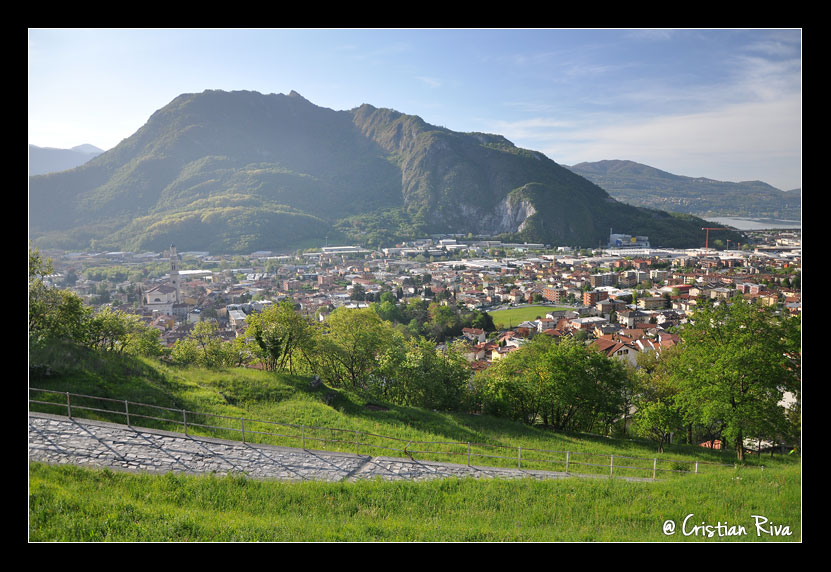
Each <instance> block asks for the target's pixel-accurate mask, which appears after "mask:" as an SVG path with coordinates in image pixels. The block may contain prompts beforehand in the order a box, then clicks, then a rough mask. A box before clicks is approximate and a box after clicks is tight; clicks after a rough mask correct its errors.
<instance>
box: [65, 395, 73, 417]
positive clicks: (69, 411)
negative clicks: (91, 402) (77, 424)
mask: <svg viewBox="0 0 831 572" xmlns="http://www.w3.org/2000/svg"><path fill="white" fill-rule="evenodd" d="M66 416H67V417H69V418H70V419H72V405H71V404H70V403H69V392H68V391H67V392H66Z"/></svg>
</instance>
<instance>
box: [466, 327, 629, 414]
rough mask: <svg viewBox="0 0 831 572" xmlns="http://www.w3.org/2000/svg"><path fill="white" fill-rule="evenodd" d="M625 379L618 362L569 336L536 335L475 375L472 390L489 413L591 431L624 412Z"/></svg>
mask: <svg viewBox="0 0 831 572" xmlns="http://www.w3.org/2000/svg"><path fill="white" fill-rule="evenodd" d="M630 383H631V378H630V375H629V373H628V372H627V370H626V368H625V367H624V365H623V364H622V363H621V362H619V361H618V360H613V359H609V358H607V357H606V356H604V355H603V354H601V353H599V352H596V351H594V350H592V349H590V348H588V347H586V346H585V345H584V344H581V343H579V342H576V341H573V340H571V339H565V340H562V341H560V342H557V341H556V340H554V339H552V338H550V337H548V336H536V337H535V338H534V339H533V340H532V341H531V342H530V343H529V344H527V345H526V346H523V347H522V348H520V349H518V350H516V351H514V352H511V353H510V354H508V355H507V356H506V357H505V358H503V359H501V360H499V361H498V362H496V363H495V364H493V365H492V366H491V367H490V368H488V369H487V370H486V371H485V372H483V373H482V374H480V379H478V380H477V391H478V392H479V394H480V396H481V398H482V399H483V406H484V408H485V410H486V411H488V412H490V413H493V414H494V415H498V416H505V417H509V418H511V419H515V420H518V421H523V422H525V423H529V424H533V423H536V422H538V421H541V422H542V423H543V424H545V425H548V426H552V427H554V428H556V429H561V430H562V429H576V430H592V428H593V427H594V426H595V425H597V424H600V425H603V426H605V427H606V428H608V427H609V426H610V425H611V424H612V423H613V422H614V421H615V420H616V419H617V418H618V417H620V416H621V415H623V412H624V410H623V408H624V405H625V403H626V398H627V394H628V386H629V384H630Z"/></svg>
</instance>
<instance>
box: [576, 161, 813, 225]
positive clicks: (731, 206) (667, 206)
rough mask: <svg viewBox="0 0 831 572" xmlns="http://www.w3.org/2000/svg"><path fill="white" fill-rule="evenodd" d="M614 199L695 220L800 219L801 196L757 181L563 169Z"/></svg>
mask: <svg viewBox="0 0 831 572" xmlns="http://www.w3.org/2000/svg"><path fill="white" fill-rule="evenodd" d="M568 168H569V169H571V170H572V171H574V172H575V173H577V174H578V175H580V176H582V177H585V178H586V179H588V180H590V181H592V182H594V183H596V184H597V185H598V186H600V187H602V188H603V189H605V190H606V191H608V192H609V194H610V195H611V196H612V197H614V198H615V199H617V200H619V201H621V202H624V203H627V204H631V205H635V206H641V207H648V208H653V209H662V210H669V211H676V212H682V213H688V214H693V215H697V216H746V217H757V218H765V217H770V218H781V219H797V220H798V219H800V218H801V216H802V206H801V205H802V192H801V191H800V190H799V189H796V190H792V191H781V190H779V189H777V188H775V187H772V186H771V185H768V184H767V183H763V182H761V181H743V182H740V183H732V182H726V181H716V180H713V179H706V178H702V177H697V178H694V177H683V176H680V175H673V174H672V173H667V172H666V171H661V170H660V169H655V168H654V167H650V166H648V165H642V164H640V163H635V162H633V161H597V162H593V163H579V164H577V165H573V166H571V167H568Z"/></svg>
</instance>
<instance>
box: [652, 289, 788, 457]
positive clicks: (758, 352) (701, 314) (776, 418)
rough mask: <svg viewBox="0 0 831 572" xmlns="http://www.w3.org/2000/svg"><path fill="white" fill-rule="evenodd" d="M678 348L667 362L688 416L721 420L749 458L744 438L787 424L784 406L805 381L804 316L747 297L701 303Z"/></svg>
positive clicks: (738, 449)
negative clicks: (801, 318) (781, 312)
mask: <svg viewBox="0 0 831 572" xmlns="http://www.w3.org/2000/svg"><path fill="white" fill-rule="evenodd" d="M680 334H681V340H682V343H681V344H680V346H679V351H678V352H675V353H673V354H672V356H671V357H670V358H669V359H667V361H666V363H665V364H664V366H665V367H666V368H667V372H668V374H669V375H670V376H671V380H672V383H673V384H674V385H675V387H676V388H677V391H678V393H677V397H676V402H677V403H678V405H679V407H680V410H681V411H682V413H683V415H684V417H685V421H687V422H695V423H699V424H702V425H712V424H719V425H720V426H721V427H722V428H723V435H724V436H725V437H726V438H727V440H728V441H729V442H732V443H734V445H735V448H736V455H737V458H738V459H739V460H743V459H744V439H745V437H755V436H757V435H763V436H766V435H773V434H776V433H777V432H779V431H781V430H782V428H783V427H786V426H787V411H786V410H785V409H784V408H783V407H782V406H781V405H780V403H781V401H782V397H783V395H784V393H785V392H786V391H791V392H796V391H798V389H799V385H800V377H801V373H800V365H801V352H802V349H801V338H800V323H799V319H798V318H792V317H789V316H786V315H779V314H777V313H776V312H775V310H773V309H772V308H770V307H766V306H760V305H756V304H754V303H752V302H749V301H745V300H738V301H736V302H734V303H732V304H729V305H728V304H724V303H722V304H718V305H715V304H707V305H703V306H700V307H699V308H698V309H697V310H696V312H695V313H694V314H693V315H692V317H691V319H690V322H689V323H688V324H686V325H685V326H684V327H683V329H681V331H680Z"/></svg>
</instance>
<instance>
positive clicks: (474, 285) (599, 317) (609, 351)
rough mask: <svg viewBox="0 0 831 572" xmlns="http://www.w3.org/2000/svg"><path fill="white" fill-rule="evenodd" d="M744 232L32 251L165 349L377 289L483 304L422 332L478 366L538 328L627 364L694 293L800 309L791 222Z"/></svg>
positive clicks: (657, 341) (344, 302) (398, 297)
mask: <svg viewBox="0 0 831 572" xmlns="http://www.w3.org/2000/svg"><path fill="white" fill-rule="evenodd" d="M748 240H749V242H748V243H747V244H736V245H733V247H734V248H730V249H728V248H725V245H723V244H721V243H720V241H718V240H717V239H716V240H714V241H713V242H712V243H711V244H709V245H708V246H707V247H703V246H702V248H696V249H686V250H670V249H662V248H652V247H650V245H649V240H648V237H641V236H634V237H633V236H629V235H620V234H612V233H610V237H609V245H608V246H607V247H606V248H599V249H593V250H576V249H573V248H568V247H551V246H550V245H543V244H527V243H525V244H516V243H514V244H509V243H502V242H499V241H494V240H484V239H476V238H475V237H472V236H469V235H468V236H466V237H462V236H446V235H443V236H433V237H429V238H424V239H421V240H415V241H411V242H407V243H402V244H399V245H397V246H396V247H395V248H384V249H382V250H368V249H364V248H361V247H360V246H325V247H321V248H317V249H308V250H307V251H297V252H294V253H291V254H276V253H273V252H253V253H251V254H249V255H247V256H240V255H236V256H229V255H226V256H220V255H214V254H211V253H208V252H178V251H177V249H176V247H175V245H171V247H170V249H168V250H166V251H164V252H145V253H129V252H100V253H78V252H62V251H56V250H44V251H43V252H42V255H43V256H45V257H48V258H50V259H51V261H52V263H53V269H54V273H53V274H52V275H50V276H49V277H48V281H49V282H50V283H51V284H52V285H55V286H59V287H61V288H66V289H69V290H72V291H73V292H75V293H76V294H78V295H79V296H80V297H81V298H82V299H83V300H84V301H85V303H87V304H88V305H90V306H92V307H100V306H109V307H111V308H112V309H114V310H120V311H123V312H126V313H131V314H137V315H139V316H141V319H142V320H143V321H144V322H145V324H147V325H150V326H152V327H155V328H157V329H158V330H159V331H160V333H161V340H162V343H163V345H165V346H167V347H173V346H174V345H175V343H176V341H177V340H181V339H183V338H186V337H187V336H188V334H189V332H190V331H191V330H192V328H193V326H194V325H195V324H196V323H198V322H200V321H203V320H213V321H215V323H216V325H217V328H218V331H219V334H220V336H221V337H222V338H223V339H225V340H227V341H230V340H233V339H234V338H236V337H237V336H240V335H242V334H244V332H245V327H246V317H247V316H248V315H250V314H251V313H254V312H258V311H261V310H262V309H263V308H264V307H266V306H268V305H270V304H274V303H276V302H280V301H282V300H286V299H290V300H292V301H293V302H294V305H295V308H297V309H298V311H299V312H300V313H301V314H304V315H306V316H309V317H310V318H314V319H316V320H319V321H325V319H326V316H327V315H328V314H329V313H330V312H332V311H333V310H334V309H335V308H338V307H341V306H345V307H353V308H357V307H367V306H371V305H372V304H373V303H375V304H378V303H379V302H381V301H382V300H384V301H393V303H394V304H397V305H402V304H405V303H407V302H408V301H413V300H422V301H424V302H426V303H436V304H440V305H443V306H455V307H456V308H461V309H465V310H469V311H477V312H479V313H486V315H489V316H490V317H492V318H493V322H492V323H491V322H487V323H488V325H489V326H488V327H484V326H483V327H465V328H459V329H460V330H461V331H455V332H452V331H451V332H442V333H441V334H440V335H433V336H431V337H432V338H433V341H434V342H436V343H446V342H448V341H450V339H448V338H450V337H454V338H456V339H458V340H462V341H464V342H465V343H466V347H467V348H468V350H467V354H466V356H467V358H468V361H469V362H470V364H471V366H472V368H473V369H477V370H478V369H484V368H487V367H488V366H489V365H490V364H491V363H493V362H494V361H495V360H498V359H500V358H501V357H504V355H505V354H506V353H508V352H511V351H513V350H515V349H517V348H518V347H520V346H521V345H522V344H523V343H525V342H527V341H528V340H529V339H530V338H532V337H533V336H535V335H540V334H541V335H549V336H554V337H560V336H575V337H578V338H579V339H581V340H584V341H585V342H586V343H587V344H589V345H591V346H592V347H594V348H595V349H597V350H599V351H601V352H603V353H605V354H606V355H608V356H609V357H612V358H616V359H621V360H624V361H627V362H629V363H631V364H632V365H633V366H634V365H636V364H637V355H639V354H642V353H648V352H653V351H657V352H660V351H661V350H662V349H663V348H666V347H671V346H673V345H675V344H676V343H677V341H678V338H677V335H675V334H673V333H672V329H673V327H674V326H677V325H679V324H681V323H683V322H684V321H685V320H686V319H687V316H688V315H689V313H690V312H691V311H692V310H693V309H694V308H695V307H696V304H698V303H700V302H701V301H702V300H704V299H715V300H720V299H725V300H729V299H731V298H734V297H743V298H747V299H753V300H755V301H757V302H758V303H760V304H763V305H766V306H773V307H775V308H777V309H779V310H780V311H781V312H785V313H789V314H792V315H800V314H801V311H802V299H801V287H800V286H801V285H800V279H801V230H768V231H753V232H750V233H748ZM726 246H730V245H729V244H728V245H726ZM385 294H386V295H385ZM376 307H377V306H376ZM491 324H492V325H491Z"/></svg>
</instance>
